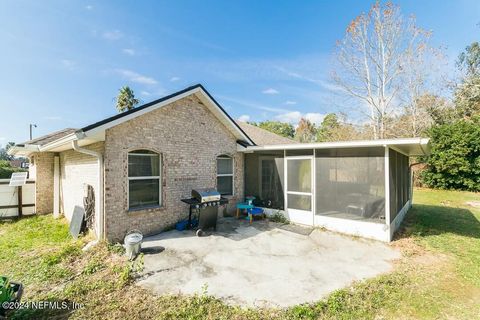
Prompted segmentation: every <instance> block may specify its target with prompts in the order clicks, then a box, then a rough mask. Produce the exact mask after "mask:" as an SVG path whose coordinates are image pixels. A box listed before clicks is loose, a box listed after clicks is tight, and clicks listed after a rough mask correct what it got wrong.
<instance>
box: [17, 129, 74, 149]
mask: <svg viewBox="0 0 480 320" xmlns="http://www.w3.org/2000/svg"><path fill="white" fill-rule="evenodd" d="M77 130H78V129H74V128H65V129H62V130H59V131H55V132H52V133H49V134H46V135H44V136H41V137H38V138H35V139H32V140H28V141H25V142H23V143H19V144H17V145H26V144H33V145H37V146H43V145H45V144H47V143H50V142H53V141H55V140H58V139H61V138H63V137H65V136H67V135H69V134H71V133H74V132H75V131H77Z"/></svg>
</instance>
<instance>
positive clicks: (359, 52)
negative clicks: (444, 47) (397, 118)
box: [333, 2, 430, 139]
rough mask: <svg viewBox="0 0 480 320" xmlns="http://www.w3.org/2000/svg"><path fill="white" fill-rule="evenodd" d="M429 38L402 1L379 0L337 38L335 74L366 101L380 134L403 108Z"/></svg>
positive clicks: (345, 87) (381, 135)
mask: <svg viewBox="0 0 480 320" xmlns="http://www.w3.org/2000/svg"><path fill="white" fill-rule="evenodd" d="M429 37H430V33H429V32H427V31H425V30H423V29H420V28H418V27H417V26H416V23H415V18H414V17H409V18H408V19H404V18H403V16H402V15H401V13H400V8H399V7H398V6H396V5H394V4H392V3H391V2H387V3H385V4H381V3H380V2H376V3H375V4H374V5H372V7H371V8H370V10H369V12H368V13H366V14H365V13H362V14H361V15H359V16H358V17H357V18H355V19H354V20H353V21H352V22H351V23H350V24H349V25H348V27H347V30H346V34H345V38H344V39H343V40H342V41H339V42H338V43H337V52H336V57H337V61H338V66H339V68H338V69H337V70H335V71H334V73H333V78H334V80H335V81H336V83H337V84H338V85H339V86H340V87H341V88H342V89H343V90H344V91H345V92H346V93H347V94H349V95H350V96H352V97H354V98H357V99H358V100H359V101H360V102H361V103H362V104H363V105H364V106H365V109H366V110H365V111H366V112H364V114H365V115H366V116H367V117H368V119H369V122H370V126H371V129H372V132H373V137H374V138H375V139H379V138H380V139H381V138H384V137H385V136H386V131H387V126H388V119H389V118H390V119H391V118H392V117H393V116H394V115H395V113H396V112H397V111H399V110H400V106H401V105H402V104H403V103H402V96H404V95H405V91H406V90H407V89H408V86H407V85H406V78H407V70H410V67H409V66H411V65H415V64H416V63H421V61H420V60H421V59H420V58H421V57H423V52H425V48H426V47H427V42H428V39H429ZM418 81H419V79H415V82H418ZM407 91H408V90H407ZM412 94H413V95H416V93H412Z"/></svg>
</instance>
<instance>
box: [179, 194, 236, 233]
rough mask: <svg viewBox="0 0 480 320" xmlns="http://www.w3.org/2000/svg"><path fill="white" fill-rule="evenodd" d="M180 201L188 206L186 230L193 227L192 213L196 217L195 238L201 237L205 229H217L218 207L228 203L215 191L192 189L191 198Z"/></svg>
mask: <svg viewBox="0 0 480 320" xmlns="http://www.w3.org/2000/svg"><path fill="white" fill-rule="evenodd" d="M181 201H182V202H184V203H186V204H188V205H189V212H188V224H187V229H193V227H194V226H193V223H192V214H193V211H194V210H195V212H196V213H197V215H198V228H197V236H201V235H202V233H203V231H204V230H205V229H208V228H213V230H216V229H217V213H218V206H221V205H224V204H226V203H228V199H226V198H223V197H222V196H221V195H220V193H219V192H218V191H217V190H215V189H194V190H192V197H191V198H189V199H181Z"/></svg>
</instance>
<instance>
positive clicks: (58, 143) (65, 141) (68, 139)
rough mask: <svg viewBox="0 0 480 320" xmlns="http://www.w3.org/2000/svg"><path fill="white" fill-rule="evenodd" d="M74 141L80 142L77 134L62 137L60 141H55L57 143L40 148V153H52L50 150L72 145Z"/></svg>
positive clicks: (53, 142)
mask: <svg viewBox="0 0 480 320" xmlns="http://www.w3.org/2000/svg"><path fill="white" fill-rule="evenodd" d="M74 140H78V138H77V134H76V132H73V133H70V134H68V135H66V136H65V137H62V138H60V139H58V140H55V141H52V142H50V143H47V144H45V145H43V146H40V147H39V151H40V152H46V151H50V150H53V149H55V148H58V147H60V146H63V145H66V144H68V143H71V142H72V141H74Z"/></svg>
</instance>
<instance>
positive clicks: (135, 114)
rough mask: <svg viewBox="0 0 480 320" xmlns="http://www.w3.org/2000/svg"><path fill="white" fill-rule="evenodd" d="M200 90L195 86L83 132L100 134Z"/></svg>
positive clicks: (87, 134)
mask: <svg viewBox="0 0 480 320" xmlns="http://www.w3.org/2000/svg"><path fill="white" fill-rule="evenodd" d="M199 90H200V88H194V89H192V90H189V91H187V92H184V93H182V94H179V95H177V96H175V97H172V98H170V99H167V100H164V101H161V102H159V103H157V104H154V105H152V106H149V107H148V108H145V109H142V110H139V111H136V112H133V113H131V114H129V115H126V116H124V117H121V118H118V119H116V120H112V121H110V122H107V123H105V124H103V125H101V126H98V127H96V128H93V129H92V130H88V131H85V132H83V133H84V134H85V137H93V136H96V135H98V134H101V133H102V132H103V131H105V130H107V129H110V128H112V127H114V126H117V125H119V124H121V123H124V122H126V121H129V120H131V119H134V118H136V117H138V116H141V115H143V114H146V113H148V112H150V111H153V110H156V109H159V108H162V107H164V106H166V105H168V104H170V103H173V102H175V101H177V100H180V99H182V98H185V97H187V96H189V95H191V94H193V93H196V92H198V91H199Z"/></svg>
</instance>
